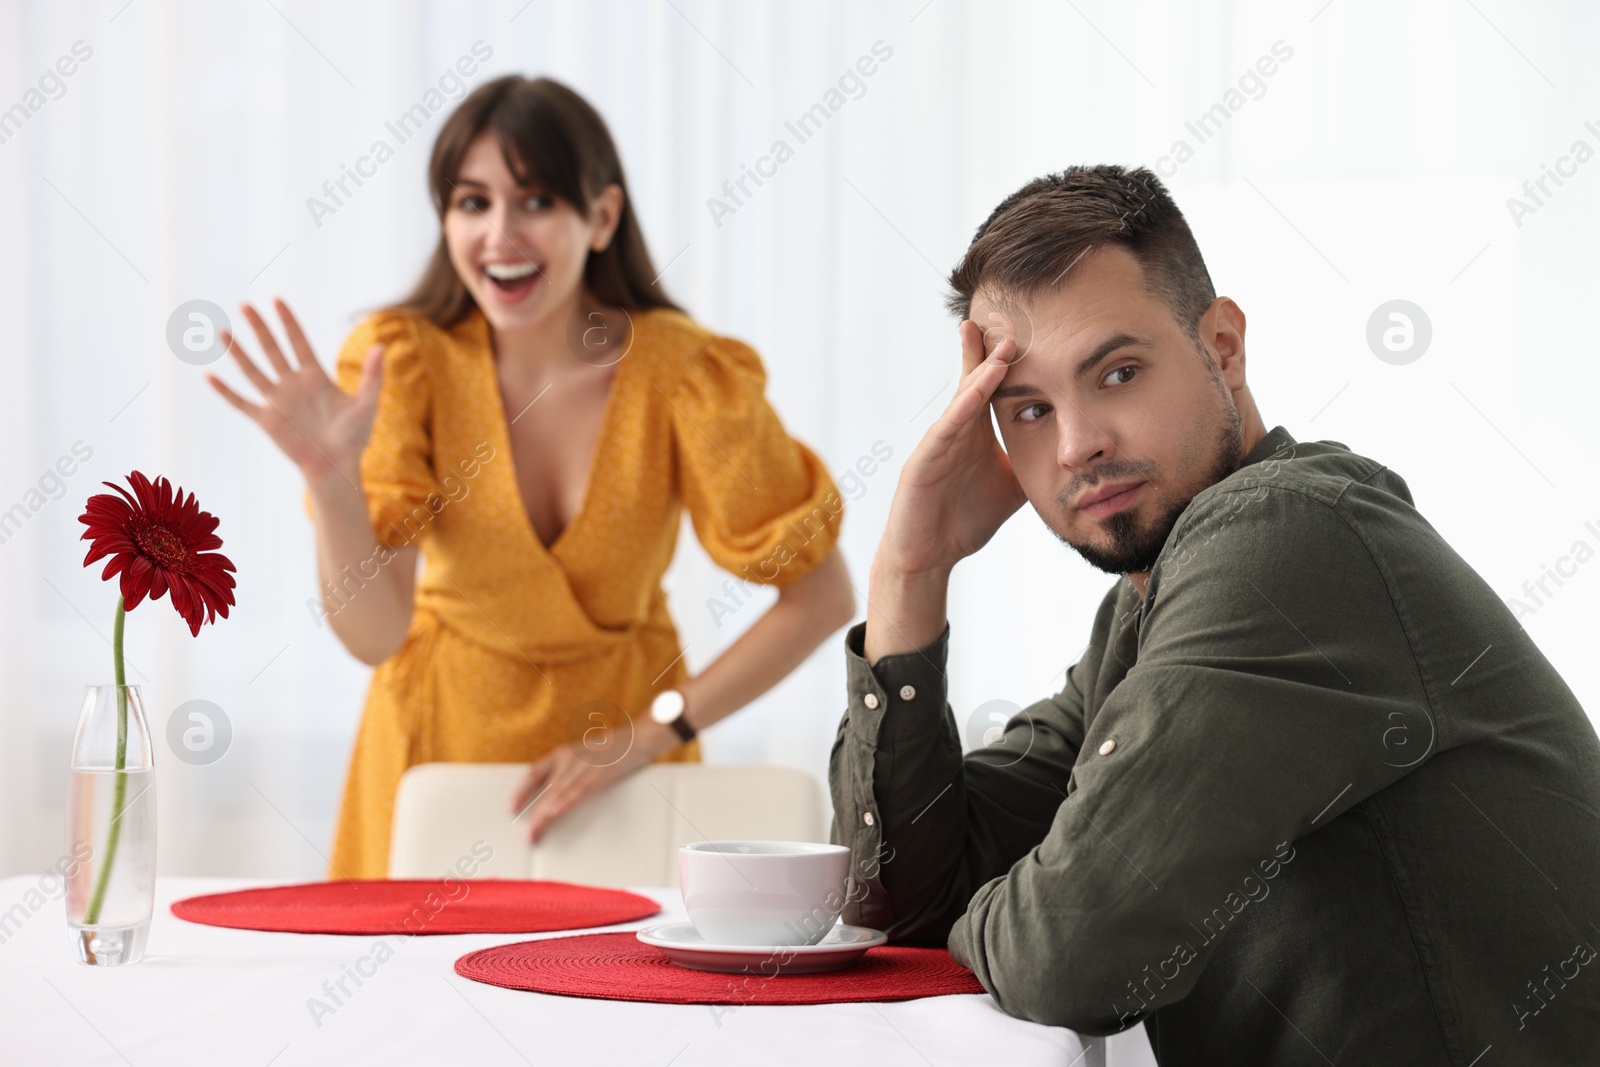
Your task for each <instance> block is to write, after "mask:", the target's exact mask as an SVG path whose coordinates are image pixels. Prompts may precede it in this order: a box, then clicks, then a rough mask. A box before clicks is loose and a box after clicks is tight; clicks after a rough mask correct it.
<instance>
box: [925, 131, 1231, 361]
mask: <svg viewBox="0 0 1600 1067" xmlns="http://www.w3.org/2000/svg"><path fill="white" fill-rule="evenodd" d="M1107 244H1115V245H1121V246H1122V247H1123V248H1126V249H1127V250H1128V251H1129V252H1130V253H1131V254H1132V255H1133V257H1134V258H1135V259H1136V260H1138V262H1139V266H1140V269H1141V270H1142V271H1143V274H1144V282H1145V287H1146V288H1147V289H1148V290H1149V291H1150V292H1151V293H1152V294H1153V295H1155V296H1156V297H1157V298H1158V299H1160V300H1161V301H1162V302H1164V303H1165V304H1166V305H1167V306H1168V307H1169V308H1170V309H1171V310H1172V314H1173V317H1174V318H1176V319H1177V320H1178V323H1179V325H1181V326H1182V327H1183V328H1184V330H1185V331H1186V332H1187V333H1188V334H1189V336H1190V337H1194V338H1198V336H1199V328H1198V324H1199V321H1200V316H1201V315H1203V314H1205V310H1206V308H1207V307H1209V306H1210V305H1211V301H1212V300H1214V299H1216V290H1215V289H1214V288H1213V287H1212V285H1211V275H1210V273H1209V272H1207V270H1206V264H1205V260H1204V259H1203V258H1201V256H1200V247H1199V246H1198V245H1197V244H1195V240H1194V234H1193V233H1191V232H1190V231H1189V224H1188V223H1187V222H1185V221H1184V218H1183V212H1181V211H1179V210H1178V205H1177V204H1175V203H1174V202H1173V200H1172V197H1171V196H1170V195H1169V194H1168V193H1167V190H1166V187H1165V186H1163V185H1162V184H1161V179H1160V178H1157V177H1156V176H1155V175H1154V174H1152V173H1151V172H1150V171H1149V170H1148V169H1146V168H1144V167H1137V168H1135V169H1133V170H1129V169H1127V168H1126V167H1121V166H1117V165H1115V164H1109V163H1104V164H1100V165H1098V166H1092V167H1090V166H1077V167H1068V168H1067V169H1066V170H1064V171H1062V172H1061V173H1059V174H1047V175H1045V176H1044V177H1042V178H1035V179H1034V180H1033V181H1031V182H1029V183H1028V184H1027V185H1024V186H1023V187H1022V188H1021V189H1018V190H1017V191H1016V192H1014V193H1012V194H1011V195H1010V196H1008V197H1006V198H1005V199H1004V200H1002V201H1001V202H1000V206H999V207H997V208H995V209H994V211H993V212H992V213H991V214H990V215H989V217H988V219H986V220H985V221H984V223H983V225H982V226H979V227H978V232H977V233H976V234H974V235H973V238H972V243H971V244H970V245H968V246H967V253H966V255H965V256H963V257H962V259H961V262H960V263H958V264H957V265H956V269H955V270H953V271H951V273H950V287H951V289H952V290H953V291H952V293H951V294H950V296H949V297H948V299H947V300H946V302H945V303H946V306H947V307H948V308H949V309H950V310H951V311H952V312H954V313H955V314H957V315H959V316H960V317H961V318H963V319H965V318H969V317H971V314H972V297H973V294H974V293H976V292H977V290H978V289H979V287H983V288H985V289H987V290H989V291H991V292H993V293H994V294H995V295H997V296H1000V297H1003V298H1025V297H1032V296H1035V295H1036V294H1038V293H1039V291H1041V290H1043V289H1046V288H1048V287H1051V286H1054V285H1056V284H1058V283H1059V282H1060V280H1061V278H1062V276H1063V275H1065V274H1066V272H1067V271H1068V270H1069V269H1070V268H1071V267H1072V265H1073V264H1074V263H1076V262H1077V261H1078V260H1079V259H1081V258H1083V257H1084V256H1085V255H1087V254H1089V253H1090V252H1092V251H1095V250H1096V249H1098V248H1100V247H1102V246H1104V245H1107Z"/></svg>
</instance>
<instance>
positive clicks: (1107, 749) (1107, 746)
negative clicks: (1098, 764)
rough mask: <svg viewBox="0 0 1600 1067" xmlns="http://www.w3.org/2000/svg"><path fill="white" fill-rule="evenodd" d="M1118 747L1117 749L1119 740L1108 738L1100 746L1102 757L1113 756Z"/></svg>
mask: <svg viewBox="0 0 1600 1067" xmlns="http://www.w3.org/2000/svg"><path fill="white" fill-rule="evenodd" d="M1116 747H1117V739H1116V738H1114V737H1108V738H1106V739H1105V741H1104V742H1103V743H1102V744H1101V745H1100V755H1102V756H1109V755H1111V753H1112V752H1114V751H1115V750H1116Z"/></svg>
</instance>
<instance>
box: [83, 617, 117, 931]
mask: <svg viewBox="0 0 1600 1067" xmlns="http://www.w3.org/2000/svg"><path fill="white" fill-rule="evenodd" d="M127 614H128V613H127V609H126V608H125V607H124V606H123V601H122V597H120V596H119V597H117V621H116V623H115V624H114V625H113V626H112V629H111V659H112V664H113V666H114V667H115V670H116V677H117V784H116V788H115V790H114V791H113V792H112V795H111V810H112V812H113V813H114V814H113V815H112V816H111V826H110V828H109V829H108V830H107V831H106V852H105V859H104V860H103V861H102V863H101V866H100V877H99V878H98V879H96V881H95V886H94V896H93V897H92V898H90V900H89V908H88V910H87V911H85V912H84V913H83V924H84V925H85V926H93V925H94V924H95V923H96V922H98V921H99V920H100V907H101V905H102V904H104V903H105V898H106V886H107V885H108V884H109V883H110V881H111V865H112V863H113V862H114V861H115V860H116V858H117V841H118V839H120V838H121V837H122V811H123V802H124V799H125V798H126V797H127V795H128V776H127V774H126V773H124V769H125V768H126V767H127V765H128V687H127V675H126V674H125V673H124V670H123V665H122V624H123V620H124V619H125V618H127Z"/></svg>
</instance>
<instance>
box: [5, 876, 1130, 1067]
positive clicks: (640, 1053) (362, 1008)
mask: <svg viewBox="0 0 1600 1067" xmlns="http://www.w3.org/2000/svg"><path fill="white" fill-rule="evenodd" d="M266 884H271V883H267V882H261V881H258V880H242V879H221V878H162V879H159V880H158V881H157V886H156V914H155V921H154V923H153V925H152V926H151V930H150V941H149V945H148V947H147V949H146V953H145V958H144V960H143V961H142V962H140V963H137V964H134V965H131V966H127V967H121V968H105V969H100V968H93V967H86V966H83V965H80V964H79V963H78V962H77V961H76V959H75V958H74V956H73V952H72V946H71V944H70V942H69V941H68V937H67V928H66V920H65V912H64V908H63V905H62V903H61V901H60V900H48V899H46V900H45V901H44V902H43V903H42V904H41V900H40V897H39V896H37V895H35V896H33V897H31V898H30V897H29V891H30V890H37V889H38V888H39V879H38V878H36V877H26V876H25V877H16V878H7V879H4V880H0V939H3V940H0V1006H3V1013H4V1014H3V1017H4V1026H3V1028H0V1064H5V1065H7V1067H9V1065H12V1064H18V1065H21V1064H29V1065H32V1064H39V1065H44V1064H49V1065H52V1067H58V1065H59V1067H67V1065H79V1064H82V1065H89V1064H107V1065H112V1064H115V1065H119V1067H125V1065H127V1064H133V1065H136V1067H146V1065H150V1067H157V1065H159V1067H179V1065H184V1064H202V1065H205V1067H214V1065H222V1064H226V1065H228V1067H236V1065H237V1067H268V1065H271V1067H301V1065H305V1064H339V1065H355V1064H364V1063H371V1064H383V1065H385V1067H393V1065H396V1064H409V1063H418V1064H422V1063H426V1064H429V1065H438V1064H474V1065H480V1064H481V1065H485V1067H492V1065H499V1064H506V1065H513V1064H520V1063H526V1064H537V1065H540V1067H543V1065H545V1064H560V1065H566V1064H604V1065H606V1067H613V1065H627V1067H635V1065H637V1067H668V1065H671V1067H698V1065H704V1064H736V1065H739V1067H746V1065H751V1064H767V1063H774V1064H789V1063H792V1064H808V1065H815V1064H858V1063H859V1064H871V1065H873V1067H894V1065H897V1064H906V1065H908V1067H928V1065H929V1064H935V1065H942V1064H983V1065H988V1064H1007V1065H1027V1064H1050V1065H1052V1067H1068V1065H1074V1067H1091V1065H1093V1067H1100V1065H1103V1064H1104V1063H1105V1057H1104V1043H1103V1042H1102V1041H1100V1040H1098V1039H1083V1040H1080V1039H1079V1037H1078V1035H1076V1034H1074V1033H1073V1032H1072V1031H1070V1030H1064V1029H1060V1028H1056V1027H1048V1026H1040V1025H1038V1024H1035V1023H1029V1022H1023V1021H1021V1020H1018V1019H1013V1018H1011V1017H1010V1016H1008V1015H1006V1014H1005V1013H1004V1012H1002V1011H1000V1010H999V1009H998V1008H997V1007H996V1006H995V1003H994V1001H993V999H991V998H990V997H989V996H988V995H987V994H979V995H962V996H947V997H930V998H927V999H924V1000H915V1001H898V1002H891V1003H870V1004H817V1005H753V1004H752V1005H741V1006H733V1005H717V1006H709V1005H704V1004H645V1003H633V1002H627V1001H611V1000H590V999H583V998H579V997H563V996H551V995H546V994H542V993H525V992H520V991H516V990H510V989H501V988H499V987H496V986H488V985H483V984H481V983H478V982H473V981H469V980H467V979H465V978H462V977H460V976H459V975H457V974H456V973H455V971H454V969H453V964H454V963H455V960H456V959H457V957H459V956H461V955H462V954H463V953H465V952H468V951H471V950H472V949H477V948H484V947H486V946H490V945H498V944H507V943H510V942H513V941H523V940H528V939H530V938H533V937H560V936H564V935H567V934H572V933H577V932H578V931H563V932H562V933H557V934H439V935H427V936H420V937H414V938H408V939H404V940H402V939H400V938H397V937H392V936H391V937H388V938H383V939H380V938H377V937H365V936H354V937H352V936H335V935H323V934H281V933H263V932H260V931H254V930H228V929H223V928H221V927H215V926H200V925H196V924H193V923H187V922H184V921H182V920H181V919H178V918H176V917H174V916H173V914H172V913H171V911H169V910H168V905H170V904H171V902H172V901H174V900H177V899H180V898H182V897H186V896H192V895H194V894H197V893H216V892H223V891H226V890H230V889H242V888H247V887H251V886H258V885H266ZM47 887H48V883H47ZM637 892H639V893H643V894H645V895H647V896H650V897H652V898H654V899H656V900H659V901H660V902H661V903H662V905H663V910H662V912H661V913H660V914H658V915H655V916H652V917H651V918H649V919H646V920H643V921H641V922H635V923H627V924H623V925H618V926H612V927H606V929H609V930H634V929H638V928H639V927H641V926H645V925H649V924H651V923H658V922H668V921H673V920H680V919H683V918H684V914H683V902H682V900H681V899H680V898H679V895H678V893H677V891H676V890H663V889H640V890H637ZM30 905H39V906H38V907H37V908H36V910H35V908H33V907H31V906H30ZM379 940H383V941H386V942H387V943H389V944H391V945H395V944H398V945H399V946H400V947H399V948H398V949H396V950H395V951H394V955H393V957H392V958H390V959H388V960H386V961H385V962H383V963H381V964H374V963H372V962H368V963H366V964H364V965H363V968H362V969H363V970H366V971H371V970H373V968H374V966H375V967H376V973H375V974H373V975H372V977H369V978H363V980H362V984H361V985H360V986H359V987H357V986H356V985H355V984H354V983H353V982H352V981H347V982H346V989H348V990H350V991H351V995H350V996H349V997H348V998H347V999H346V998H343V997H341V999H343V1000H344V1003H343V1004H342V1005H341V1006H339V1007H337V1008H336V1009H335V1010H334V1011H333V1012H332V1014H325V1013H324V1014H321V1016H320V1018H314V1017H313V1011H312V1009H311V1007H309V1006H308V1001H310V1000H311V998H314V997H315V998H320V999H322V1000H323V1002H324V1003H332V1002H331V1001H330V1000H328V998H327V996H326V994H325V993H324V991H323V983H324V982H328V981H336V980H338V979H339V978H340V977H341V976H342V975H344V974H345V973H346V972H345V970H344V969H345V968H346V967H347V966H353V965H354V964H355V963H356V961H357V960H358V959H359V958H360V957H362V956H372V955H374V954H375V945H376V943H377V942H378V941H379ZM1140 1040H1142V1037H1141V1038H1140ZM1119 1043H1120V1039H1119Z"/></svg>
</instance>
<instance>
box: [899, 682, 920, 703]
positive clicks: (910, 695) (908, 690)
mask: <svg viewBox="0 0 1600 1067" xmlns="http://www.w3.org/2000/svg"><path fill="white" fill-rule="evenodd" d="M916 695H917V691H916V690H915V689H913V688H912V687H911V686H909V685H902V686H901V687H900V699H901V700H911V699H914V698H915V697H916Z"/></svg>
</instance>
